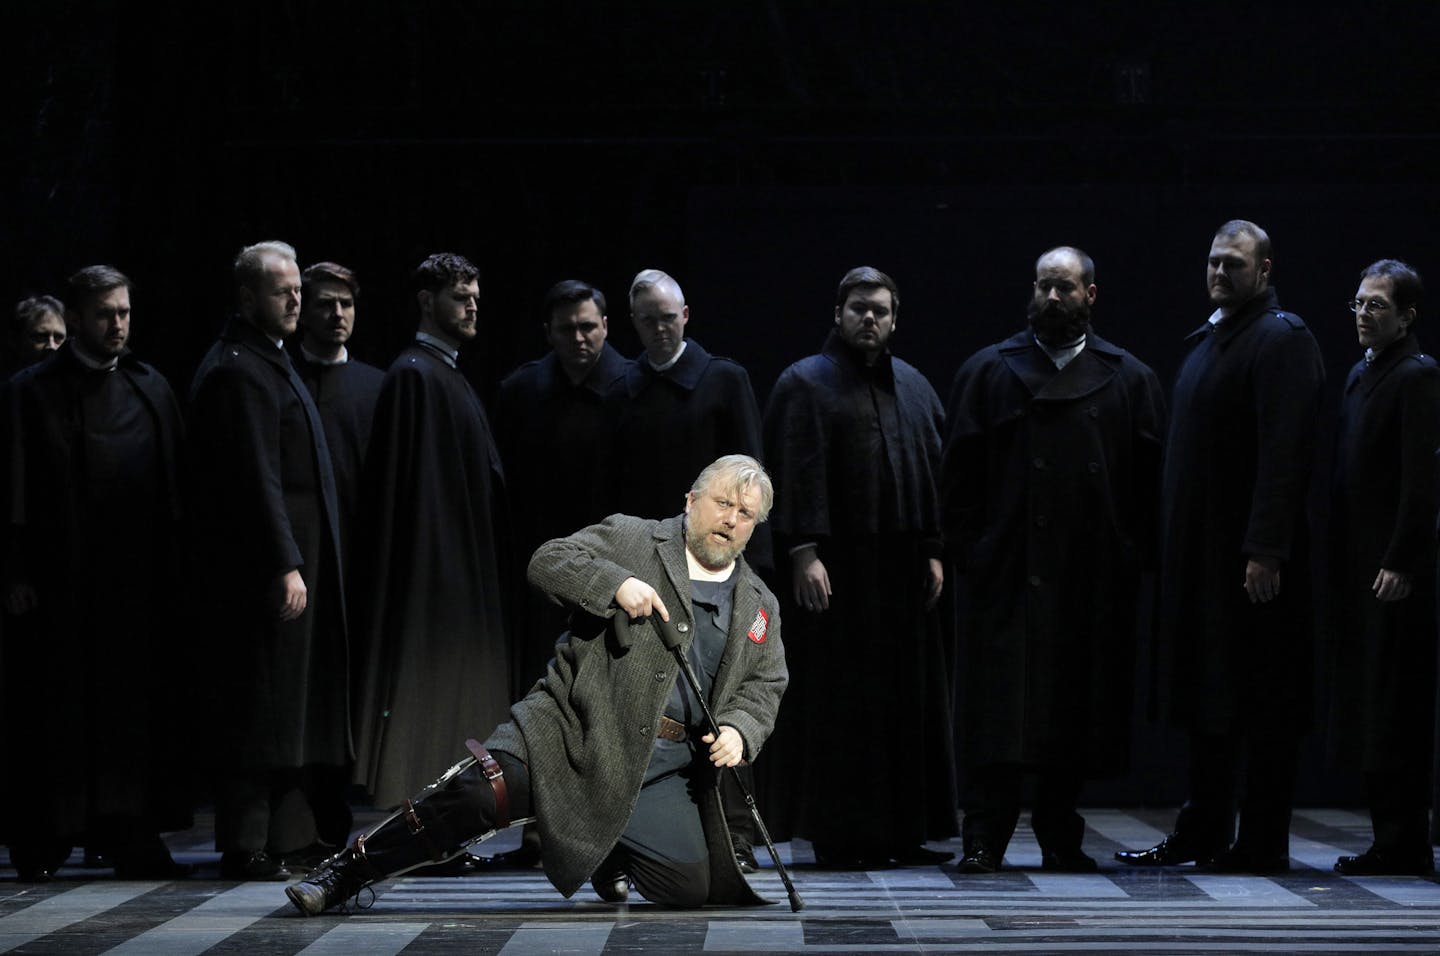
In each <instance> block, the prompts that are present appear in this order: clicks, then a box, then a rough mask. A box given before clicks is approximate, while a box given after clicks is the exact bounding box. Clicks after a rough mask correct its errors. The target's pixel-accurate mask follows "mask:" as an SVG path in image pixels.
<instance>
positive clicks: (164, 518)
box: [3, 343, 190, 839]
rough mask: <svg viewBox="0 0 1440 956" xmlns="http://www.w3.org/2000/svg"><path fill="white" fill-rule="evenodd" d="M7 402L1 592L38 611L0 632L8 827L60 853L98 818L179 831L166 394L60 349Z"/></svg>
mask: <svg viewBox="0 0 1440 956" xmlns="http://www.w3.org/2000/svg"><path fill="white" fill-rule="evenodd" d="M5 394H6V400H5V429H4V430H5V437H6V446H5V447H6V451H7V454H8V456H9V457H8V465H9V468H8V469H7V471H6V474H5V476H4V479H3V480H4V482H5V488H4V501H5V508H6V519H7V524H8V529H7V542H8V543H9V545H10V547H9V549H7V550H8V553H7V561H6V565H7V566H6V573H5V576H4V579H5V581H7V582H9V581H14V580H17V579H18V580H26V581H28V582H30V583H31V584H32V585H33V586H34V587H35V590H36V592H37V596H38V607H37V608H36V609H35V610H34V611H31V612H30V613H28V614H26V615H24V616H22V617H21V618H19V619H15V620H13V621H11V622H7V623H9V624H10V626H8V627H7V628H6V631H5V653H4V658H5V661H6V664H7V668H6V671H5V689H4V701H3V709H4V726H5V727H6V728H7V732H6V733H5V738H6V744H7V746H6V748H5V749H6V760H5V771H4V776H5V777H6V779H7V781H8V783H9V784H10V785H12V786H13V790H12V786H7V787H6V789H7V790H12V794H11V795H13V796H17V797H19V796H20V795H21V794H22V793H23V794H24V796H23V797H22V798H21V799H20V800H19V802H17V803H15V804H13V805H12V806H11V810H12V811H13V814H14V816H13V817H12V821H19V822H20V823H21V825H23V826H27V827H36V828H39V829H40V830H42V831H48V832H50V833H52V834H53V835H55V836H57V837H61V838H66V839H70V838H74V839H79V838H81V837H82V836H83V835H84V829H85V825H86V824H87V823H88V822H91V821H93V820H95V819H97V818H101V817H105V816H107V815H111V814H115V815H127V816H135V817H139V818H142V819H145V820H147V821H148V822H149V824H150V825H151V826H153V827H155V828H156V829H174V828H176V827H180V826H188V825H189V807H188V804H187V802H186V800H187V798H188V796H189V794H190V788H188V787H186V786H184V785H183V781H182V780H179V779H177V778H176V773H177V766H178V765H179V764H180V761H181V758H182V757H183V752H182V750H181V748H180V746H179V743H180V742H181V741H182V740H184V739H185V735H184V734H182V733H177V732H176V729H175V727H174V709H175V708H176V706H178V702H179V701H180V700H181V699H182V698H181V688H180V686H179V681H180V679H181V678H182V677H188V676H190V675H188V674H185V672H184V670H183V668H181V667H179V666H178V658H179V655H180V654H182V653H184V648H183V647H182V646H181V645H180V643H179V642H178V641H177V639H176V633H175V625H176V623H177V615H176V614H175V613H174V595H175V594H176V593H177V591H178V590H179V587H178V580H179V577H180V566H181V565H180V551H179V546H180V517H181V504H180V488H179V479H178V474H177V456H178V452H179V448H180V442H181V439H182V434H183V430H182V426H181V419H180V409H179V406H178V405H177V403H176V401H175V397H174V394H173V392H172V391H171V389H170V385H169V383H167V382H166V381H165V379H164V377H163V376H162V375H160V373H159V372H157V371H156V370H155V369H154V368H152V367H151V366H149V365H146V364H145V363H144V362H141V361H139V360H138V359H136V358H135V357H134V355H132V354H131V353H129V352H128V351H127V352H125V353H123V354H122V355H121V356H120V357H119V359H118V361H117V363H116V366H115V368H114V370H113V371H103V370H95V369H91V368H88V367H86V366H85V365H83V364H82V363H81V362H80V361H79V359H77V358H76V356H75V354H74V352H73V346H72V345H71V344H69V343H67V344H65V345H63V346H61V348H60V351H59V352H58V353H56V354H55V355H54V356H52V357H50V358H49V359H46V360H45V361H43V362H41V363H40V364H39V365H34V366H31V367H30V368H28V369H25V370H24V371H22V372H20V373H19V374H18V375H16V376H15V378H14V379H13V380H12V381H11V382H10V383H9V385H8V386H7V388H6V393H5ZM97 419H98V420H97Z"/></svg>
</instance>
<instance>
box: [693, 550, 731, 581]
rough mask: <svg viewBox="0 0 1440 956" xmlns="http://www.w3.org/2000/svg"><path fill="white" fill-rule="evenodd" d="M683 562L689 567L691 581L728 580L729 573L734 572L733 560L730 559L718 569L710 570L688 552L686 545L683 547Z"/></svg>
mask: <svg viewBox="0 0 1440 956" xmlns="http://www.w3.org/2000/svg"><path fill="white" fill-rule="evenodd" d="M685 563H686V564H687V565H688V566H689V568H690V579H691V580H692V581H728V580H730V575H731V574H734V573H735V562H734V561H731V562H730V563H729V564H727V565H725V567H723V568H722V569H720V570H719V571H711V570H710V569H709V568H707V567H705V565H703V564H701V563H700V562H699V561H697V560H695V555H693V554H691V553H690V549H689V548H688V547H687V548H686V549H685Z"/></svg>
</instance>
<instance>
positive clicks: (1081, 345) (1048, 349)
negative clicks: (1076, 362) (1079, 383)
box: [1033, 335, 1086, 370]
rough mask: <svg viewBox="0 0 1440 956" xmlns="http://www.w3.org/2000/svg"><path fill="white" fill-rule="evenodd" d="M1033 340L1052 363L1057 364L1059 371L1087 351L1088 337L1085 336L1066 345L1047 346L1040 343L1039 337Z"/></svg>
mask: <svg viewBox="0 0 1440 956" xmlns="http://www.w3.org/2000/svg"><path fill="white" fill-rule="evenodd" d="M1033 338H1034V339H1035V344H1036V345H1038V346H1040V348H1041V350H1042V351H1044V353H1045V354H1046V355H1048V356H1050V361H1052V362H1054V363H1055V368H1056V369H1057V370H1058V369H1062V368H1064V367H1065V366H1067V365H1069V364H1070V361H1071V359H1073V358H1075V356H1077V355H1079V354H1080V353H1081V352H1083V351H1085V341H1086V337H1085V336H1083V335H1082V336H1080V337H1079V338H1078V339H1076V340H1075V341H1073V342H1070V343H1067V344H1065V345H1046V344H1045V343H1044V342H1042V341H1040V337H1039V336H1033Z"/></svg>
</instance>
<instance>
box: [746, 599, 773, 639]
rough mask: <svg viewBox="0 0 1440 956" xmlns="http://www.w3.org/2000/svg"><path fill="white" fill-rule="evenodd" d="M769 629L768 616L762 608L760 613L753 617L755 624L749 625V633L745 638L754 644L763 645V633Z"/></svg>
mask: <svg viewBox="0 0 1440 956" xmlns="http://www.w3.org/2000/svg"><path fill="white" fill-rule="evenodd" d="M769 629H770V615H768V614H766V613H765V609H764V608H763V607H762V608H761V609H760V612H759V613H758V614H756V615H755V622H754V623H753V624H751V625H750V633H749V634H748V635H746V636H747V637H749V638H750V640H752V641H754V642H755V643H756V644H764V643H765V632H766V631H767V630H769Z"/></svg>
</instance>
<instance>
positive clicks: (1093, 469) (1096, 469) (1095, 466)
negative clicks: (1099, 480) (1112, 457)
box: [1085, 461, 1100, 475]
mask: <svg viewBox="0 0 1440 956" xmlns="http://www.w3.org/2000/svg"><path fill="white" fill-rule="evenodd" d="M1085 467H1087V468H1089V469H1090V474H1092V475H1098V474H1100V463H1099V462H1098V461H1092V462H1091V463H1090V464H1088V465H1086V466H1085Z"/></svg>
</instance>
